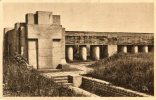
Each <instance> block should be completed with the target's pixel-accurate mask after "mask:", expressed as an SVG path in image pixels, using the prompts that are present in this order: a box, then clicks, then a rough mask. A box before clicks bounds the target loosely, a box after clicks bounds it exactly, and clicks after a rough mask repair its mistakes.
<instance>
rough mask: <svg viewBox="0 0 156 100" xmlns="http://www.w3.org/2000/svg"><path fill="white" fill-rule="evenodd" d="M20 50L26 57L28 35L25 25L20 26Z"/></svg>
mask: <svg viewBox="0 0 156 100" xmlns="http://www.w3.org/2000/svg"><path fill="white" fill-rule="evenodd" d="M20 29H21V30H20V51H21V55H23V56H24V57H26V37H25V36H26V35H25V27H23V26H21V27H20Z"/></svg>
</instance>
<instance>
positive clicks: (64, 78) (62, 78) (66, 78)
mask: <svg viewBox="0 0 156 100" xmlns="http://www.w3.org/2000/svg"><path fill="white" fill-rule="evenodd" d="M52 79H53V80H54V81H55V80H68V76H64V77H59V76H58V77H52Z"/></svg>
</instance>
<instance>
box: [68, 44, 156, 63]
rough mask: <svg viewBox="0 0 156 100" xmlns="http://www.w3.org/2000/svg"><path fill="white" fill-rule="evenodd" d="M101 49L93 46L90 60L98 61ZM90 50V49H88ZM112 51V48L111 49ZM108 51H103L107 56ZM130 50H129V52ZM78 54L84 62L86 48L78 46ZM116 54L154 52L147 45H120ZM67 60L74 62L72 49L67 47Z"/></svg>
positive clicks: (86, 52) (152, 48)
mask: <svg viewBox="0 0 156 100" xmlns="http://www.w3.org/2000/svg"><path fill="white" fill-rule="evenodd" d="M100 48H101V47H100V46H99V45H95V46H93V47H92V52H91V51H90V52H91V53H92V54H91V55H92V59H94V60H100V55H101V54H102V53H101V52H103V51H101V49H100ZM116 48H119V46H116ZM89 49H90V48H89ZM112 49H113V48H112ZM112 49H111V48H110V49H107V50H105V52H107V54H108V53H109V51H110V50H112ZM129 49H130V50H129ZM79 51H80V52H79V54H80V58H81V60H82V61H86V60H87V54H88V52H89V51H88V49H87V46H80V49H79ZM115 51H116V52H117V51H118V52H123V53H127V52H131V53H134V54H135V53H138V52H144V53H148V52H153V51H154V47H153V46H152V47H150V49H149V46H148V45H141V46H138V45H120V49H116V50H115ZM108 55H112V54H108ZM66 56H67V59H68V61H70V62H71V61H73V60H74V48H73V46H68V47H67V55H66Z"/></svg>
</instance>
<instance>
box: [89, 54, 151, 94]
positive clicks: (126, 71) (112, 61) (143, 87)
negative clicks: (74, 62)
mask: <svg viewBox="0 0 156 100" xmlns="http://www.w3.org/2000/svg"><path fill="white" fill-rule="evenodd" d="M89 67H92V68H93V69H94V71H93V72H91V73H89V74H88V76H91V77H94V78H98V79H102V80H105V81H109V82H111V83H112V84H115V85H117V86H122V87H125V88H129V89H132V90H135V91H140V92H144V93H147V94H150V95H154V54H153V53H147V54H145V53H138V54H123V53H119V54H115V55H114V56H112V57H109V58H105V59H102V60H100V61H97V62H96V63H94V64H92V65H90V66H89Z"/></svg>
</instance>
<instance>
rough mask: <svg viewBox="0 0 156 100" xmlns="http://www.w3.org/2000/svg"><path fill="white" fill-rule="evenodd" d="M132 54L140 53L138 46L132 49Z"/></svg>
mask: <svg viewBox="0 0 156 100" xmlns="http://www.w3.org/2000/svg"><path fill="white" fill-rule="evenodd" d="M132 53H138V46H136V45H135V46H133V47H132Z"/></svg>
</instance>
